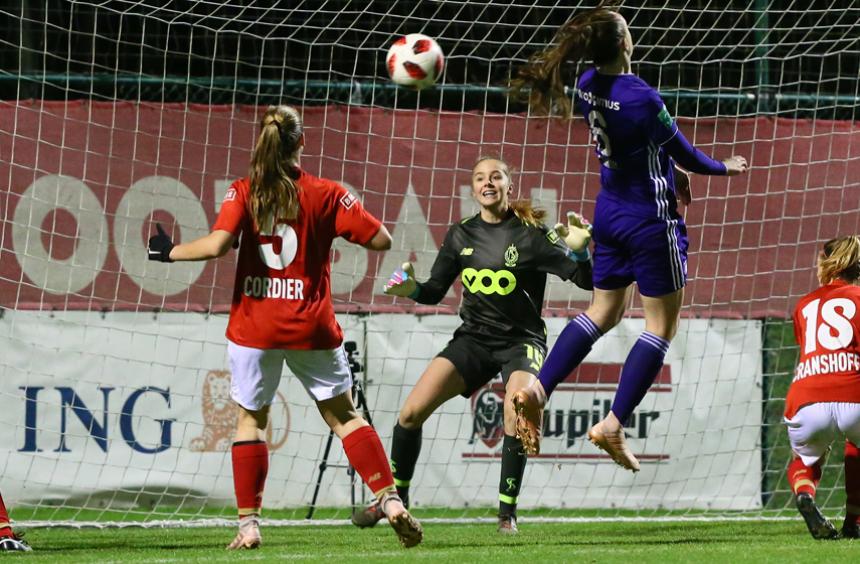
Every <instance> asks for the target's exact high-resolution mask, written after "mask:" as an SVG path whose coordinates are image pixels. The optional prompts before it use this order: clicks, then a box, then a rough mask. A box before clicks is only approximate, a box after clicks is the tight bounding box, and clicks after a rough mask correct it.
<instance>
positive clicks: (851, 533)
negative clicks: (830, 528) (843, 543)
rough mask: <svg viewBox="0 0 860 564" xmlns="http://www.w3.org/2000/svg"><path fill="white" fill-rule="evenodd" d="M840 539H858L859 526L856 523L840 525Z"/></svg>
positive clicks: (859, 537)
mask: <svg viewBox="0 0 860 564" xmlns="http://www.w3.org/2000/svg"><path fill="white" fill-rule="evenodd" d="M842 538H843V539H860V525H858V524H857V522H856V521H855V522H853V523H849V522H847V521H846V522H844V523H842Z"/></svg>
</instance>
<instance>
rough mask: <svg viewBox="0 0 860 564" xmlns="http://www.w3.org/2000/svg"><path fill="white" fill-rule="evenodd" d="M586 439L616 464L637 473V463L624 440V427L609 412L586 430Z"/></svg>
mask: <svg viewBox="0 0 860 564" xmlns="http://www.w3.org/2000/svg"><path fill="white" fill-rule="evenodd" d="M588 439H589V440H590V441H591V443H592V444H593V445H595V446H596V447H597V448H599V449H600V450H603V451H605V452H606V454H608V455H609V456H611V457H612V460H614V461H615V463H616V464H618V465H620V466H623V467H624V468H626V469H628V470H632V471H633V472H638V471H639V461H638V460H637V459H636V457H635V456H634V455H633V452H631V451H630V447H628V446H627V441H626V440H625V438H624V427H623V426H622V425H621V422H620V421H619V420H618V418H617V417H616V416H615V414H614V413H612V412H611V411H610V412H609V415H607V416H606V417H605V418H604V419H603V420H602V421H600V422H599V423H597V424H596V425H594V426H593V427H592V428H591V429H589V430H588Z"/></svg>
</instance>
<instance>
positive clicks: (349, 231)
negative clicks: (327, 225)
mask: <svg viewBox="0 0 860 564" xmlns="http://www.w3.org/2000/svg"><path fill="white" fill-rule="evenodd" d="M334 197H335V198H336V201H335V220H334V229H335V234H336V235H337V236H339V237H343V238H344V239H346V240H347V241H349V242H350V243H355V244H357V245H364V244H365V243H367V242H368V241H370V240H371V239H372V238H373V236H374V235H376V232H377V231H379V228H380V227H381V226H382V222H381V221H379V220H378V219H376V218H375V217H373V216H372V215H371V214H370V213H369V212H368V211H367V210H366V209H364V206H363V205H361V202H359V201H358V198H356V197H355V196H353V195H352V194H351V193H350V192H349V190H347V189H346V188H344V187H343V186H341V185H340V184H335V190H334Z"/></svg>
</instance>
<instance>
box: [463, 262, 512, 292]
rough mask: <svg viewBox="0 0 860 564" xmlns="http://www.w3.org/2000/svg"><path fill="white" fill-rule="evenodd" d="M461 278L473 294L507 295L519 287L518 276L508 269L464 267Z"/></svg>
mask: <svg viewBox="0 0 860 564" xmlns="http://www.w3.org/2000/svg"><path fill="white" fill-rule="evenodd" d="M460 278H461V280H462V281H463V286H465V287H466V289H467V290H469V291H470V292H472V293H473V294H478V293H480V294H487V295H490V294H499V295H500V296H507V295H508V294H510V293H511V292H513V291H514V289H515V288H516V287H517V277H516V276H514V275H513V274H512V273H511V272H510V271H508V270H490V269H489V268H482V269H481V270H475V269H474V268H464V269H463V273H462V274H461V275H460Z"/></svg>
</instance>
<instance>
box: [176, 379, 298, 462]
mask: <svg viewBox="0 0 860 564" xmlns="http://www.w3.org/2000/svg"><path fill="white" fill-rule="evenodd" d="M278 401H279V402H280V404H281V406H282V408H283V417H284V422H285V425H284V427H283V429H278V430H279V431H282V434H280V436H279V437H278V438H277V439H275V437H274V431H275V428H274V425H273V422H272V419H271V417H272V416H273V415H274V410H272V412H270V419H269V427H268V428H267V429H266V442H267V443H268V445H269V450H277V449H279V448H281V447H282V446H284V444H286V442H287V435H288V434H289V431H290V411H289V408H288V407H287V401H286V399H285V398H284V396H283V395H281V392H278V393H277V396H276V400H275V403H277V402H278ZM202 407H203V433H202V434H201V435H200V436H199V437H196V438H194V439H192V440H191V444H190V446H189V448H190V449H191V450H192V451H193V452H225V451H228V450H230V447H231V445H232V444H233V433H234V432H235V431H236V418H237V416H238V415H237V410H238V407H237V406H236V404H235V403H233V400H232V399H231V398H230V372H229V371H227V370H210V371H209V373H208V374H206V379H205V380H204V381H203V406H202Z"/></svg>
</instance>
